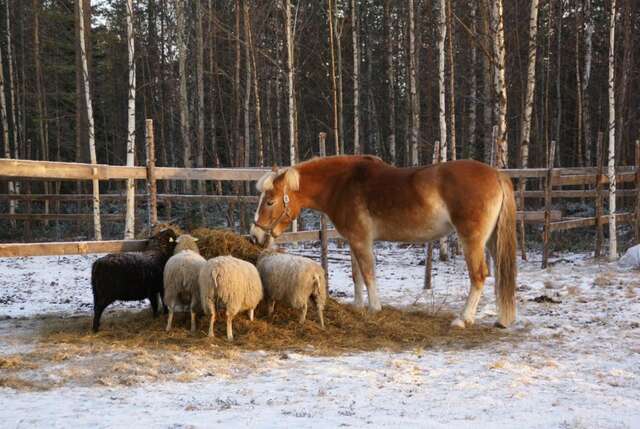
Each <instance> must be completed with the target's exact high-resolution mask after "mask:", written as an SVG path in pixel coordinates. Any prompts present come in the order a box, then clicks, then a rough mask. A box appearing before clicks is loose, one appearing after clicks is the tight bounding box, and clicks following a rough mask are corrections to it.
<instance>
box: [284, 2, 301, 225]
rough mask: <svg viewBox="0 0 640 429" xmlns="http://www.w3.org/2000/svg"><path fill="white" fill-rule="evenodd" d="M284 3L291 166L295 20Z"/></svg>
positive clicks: (293, 156) (292, 161)
mask: <svg viewBox="0 0 640 429" xmlns="http://www.w3.org/2000/svg"><path fill="white" fill-rule="evenodd" d="M283 1H284V15H285V33H286V46H287V82H288V87H289V93H288V99H289V165H295V164H296V162H297V160H298V153H297V150H296V149H297V142H296V136H297V130H296V118H297V113H296V100H295V97H296V94H295V87H294V82H293V76H294V74H295V69H294V64H295V56H294V54H295V51H294V41H293V31H294V29H293V20H292V13H291V9H292V5H291V0H283ZM291 230H292V231H294V232H296V231H297V230H298V221H297V220H294V221H293V222H292V223H291Z"/></svg>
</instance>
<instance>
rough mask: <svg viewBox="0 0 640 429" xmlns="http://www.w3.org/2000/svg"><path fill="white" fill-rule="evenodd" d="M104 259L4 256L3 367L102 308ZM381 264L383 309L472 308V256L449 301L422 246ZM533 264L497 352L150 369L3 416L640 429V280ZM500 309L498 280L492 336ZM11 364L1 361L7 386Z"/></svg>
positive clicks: (337, 268)
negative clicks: (468, 301) (430, 283)
mask: <svg viewBox="0 0 640 429" xmlns="http://www.w3.org/2000/svg"><path fill="white" fill-rule="evenodd" d="M298 251H299V252H314V251H313V250H312V249H306V250H303V249H298ZM96 257H97V256H93V255H92V256H72V257H37V258H17V259H0V363H2V362H5V365H6V366H7V367H8V366H9V364H8V363H6V362H10V361H7V360H4V361H3V360H2V357H3V356H4V357H7V356H16V354H18V355H19V354H20V353H27V352H29V351H30V350H32V349H33V348H34V347H36V346H37V344H36V343H37V336H38V329H39V328H38V326H39V323H42V320H51V318H52V317H54V318H60V319H63V318H72V317H74V316H77V315H82V316H86V315H87V314H88V313H90V312H91V310H92V304H91V302H92V301H91V289H90V285H89V277H90V266H91V262H92V261H93V260H94V259H95V258H96ZM331 257H332V259H331V270H330V288H331V291H332V292H333V293H334V296H336V295H337V296H340V297H341V298H340V299H344V300H345V301H347V302H350V300H351V299H352V296H353V289H352V285H351V280H350V267H349V266H348V260H349V255H348V250H346V249H344V250H339V249H333V250H332V252H331ZM377 259H378V278H379V289H380V295H381V299H382V302H383V304H385V305H394V306H411V307H418V308H423V309H425V310H427V311H438V310H440V309H442V310H443V311H459V310H460V309H461V308H462V304H463V301H464V299H465V297H466V293H467V289H468V280H467V277H466V270H465V267H464V262H463V259H462V257H456V258H455V260H453V261H450V262H447V263H443V262H435V263H434V269H435V277H434V292H433V293H426V294H423V293H422V290H421V289H422V282H423V274H424V265H422V264H423V263H424V257H423V250H422V249H420V248H417V247H415V248H401V247H397V246H395V245H394V246H391V245H385V246H380V247H379V248H378V250H377ZM529 259H530V261H529V262H520V273H519V278H518V302H519V306H518V311H519V317H518V322H517V323H516V324H515V325H514V326H513V327H511V328H509V330H508V332H507V335H506V336H505V338H504V340H501V341H498V342H491V343H490V344H487V345H486V346H483V347H474V348H470V349H464V348H460V347H455V348H444V347H437V348H430V349H416V350H408V351H404V352H385V351H378V352H367V353H352V354H346V355H344V354H343V355H340V356H331V357H327V356H309V355H304V354H299V353H288V354H283V353H274V352H259V351H258V352H245V353H236V354H234V355H233V356H231V357H230V358H228V359H224V360H219V361H218V363H217V364H216V365H214V366H212V367H211V368H209V369H208V370H207V371H204V372H202V373H200V375H199V376H197V377H195V378H191V379H189V380H186V381H180V380H178V379H171V380H170V381H166V380H164V381H157V380H156V381H145V380H146V379H145V377H144V374H142V375H141V376H140V378H139V380H140V382H138V383H133V384H132V385H118V384H117V383H116V384H105V385H96V384H94V385H92V384H87V383H63V384H62V385H58V386H56V387H55V388H50V389H44V390H42V389H29V388H24V389H23V388H16V389H13V388H8V387H0V403H1V404H2V407H1V408H0V422H2V423H1V425H2V428H12V427H34V426H47V427H88V426H90V427H115V426H144V427H157V428H183V427H211V426H218V425H219V426H223V425H224V426H225V427H314V428H318V427H338V426H355V427H365V426H369V427H378V426H387V427H399V426H402V427H429V428H457V427H491V428H501V427H504V428H513V427H519V428H553V427H557V428H576V429H579V428H634V427H636V428H637V427H640V273H638V272H633V271H624V270H621V269H619V268H618V267H617V266H616V265H615V264H608V263H594V262H593V260H592V259H590V257H589V256H588V255H579V254H578V255H570V256H567V255H565V256H564V257H563V258H560V259H559V260H557V261H555V263H554V264H553V265H552V266H551V267H550V268H549V269H548V270H541V269H540V268H539V267H540V257H539V255H535V254H534V255H530V258H529ZM540 297H548V298H550V299H546V298H542V299H541V298H540ZM536 298H538V299H537V300H536ZM550 301H552V302H550ZM147 306H148V304H147V303H127V304H116V305H114V306H112V307H110V309H111V311H113V310H114V309H118V308H119V309H131V310H129V311H139V310H134V309H138V308H146V307H147ZM108 312H109V310H107V313H108ZM495 312H496V308H495V301H494V293H493V279H492V278H489V279H488V281H487V287H486V289H485V293H484V297H483V300H482V301H481V303H480V306H479V312H478V313H479V314H478V320H477V323H478V324H481V325H486V326H491V325H492V324H493V322H494V321H495ZM87 329H88V326H87ZM179 329H184V325H180V326H179ZM184 356H186V357H187V358H189V353H188V350H185V351H184V355H183V357H184ZM118 358H119V355H118V354H117V353H115V352H114V354H113V356H112V359H118ZM192 359H198V356H193V357H192ZM8 370H9V368H4V367H3V365H0V381H2V377H3V373H4V372H5V371H8ZM66 370H68V368H65V366H64V363H62V364H60V365H58V366H54V367H50V368H48V369H47V373H46V374H44V375H43V374H40V377H49V378H50V379H52V380H55V379H56V377H57V376H59V375H60V374H62V373H63V372H64V371H66ZM0 385H2V384H0Z"/></svg>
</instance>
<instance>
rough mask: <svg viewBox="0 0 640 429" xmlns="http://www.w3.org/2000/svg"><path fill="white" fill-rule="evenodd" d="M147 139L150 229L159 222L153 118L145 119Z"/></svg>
mask: <svg viewBox="0 0 640 429" xmlns="http://www.w3.org/2000/svg"><path fill="white" fill-rule="evenodd" d="M145 125H146V127H145V129H146V140H147V193H148V195H149V198H148V199H147V211H148V214H149V230H151V228H152V227H153V226H154V225H156V224H157V223H158V188H157V184H156V171H155V169H156V152H155V143H154V139H153V119H147V120H146V121H145Z"/></svg>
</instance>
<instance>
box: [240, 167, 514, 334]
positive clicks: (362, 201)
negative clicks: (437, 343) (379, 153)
mask: <svg viewBox="0 0 640 429" xmlns="http://www.w3.org/2000/svg"><path fill="white" fill-rule="evenodd" d="M256 188H257V190H258V191H259V192H260V199H259V202H258V208H257V210H256V213H255V217H254V222H253V223H252V225H251V230H250V237H251V240H252V241H253V242H254V243H256V244H259V245H262V246H264V247H269V246H270V245H271V244H272V243H273V240H274V239H275V238H277V237H278V236H279V235H280V234H282V232H283V231H285V230H286V229H287V227H288V226H289V224H290V223H291V222H293V220H295V219H296V218H297V217H298V215H299V214H300V210H301V209H303V208H309V209H314V210H317V211H320V212H323V213H325V214H326V215H327V216H328V217H329V218H330V220H331V222H332V223H333V225H334V226H335V228H336V230H337V231H338V232H339V233H340V235H341V236H342V237H343V238H344V239H346V240H347V241H348V242H349V246H350V248H351V268H352V278H353V282H354V305H355V306H356V307H364V301H363V296H362V291H363V283H364V284H365V285H366V287H367V295H368V309H369V310H370V311H373V312H375V311H379V310H380V309H381V308H382V307H381V304H380V299H379V298H378V290H377V287H376V278H375V258H374V254H373V243H374V241H378V240H380V241H396V242H427V241H431V240H437V239H439V238H441V237H443V236H445V235H447V234H449V233H451V232H453V231H454V230H455V232H457V234H458V237H459V240H460V243H461V245H462V249H463V252H464V257H465V261H466V265H467V269H468V271H469V278H470V280H471V287H470V290H469V294H468V296H467V300H466V303H465V305H464V308H463V310H462V312H461V314H460V315H459V317H457V318H455V320H453V322H452V326H454V327H457V328H465V327H466V326H469V325H472V324H473V323H474V321H475V315H476V310H477V306H478V302H479V301H480V297H481V296H482V290H483V288H484V283H485V279H486V277H487V276H488V274H489V272H488V267H487V262H486V260H485V252H484V249H485V247H486V246H488V248H489V251H490V253H491V255H492V257H493V260H494V266H495V270H494V273H495V285H496V286H495V292H496V301H497V304H498V320H497V322H496V326H499V327H508V326H509V325H510V324H511V323H512V322H513V321H514V320H515V317H516V299H515V290H516V275H517V264H516V203H515V198H514V192H513V185H512V183H511V180H510V179H509V177H507V176H506V175H504V174H503V173H501V172H499V171H498V170H496V169H495V168H493V167H491V166H489V165H486V164H483V163H481V162H478V161H473V160H458V161H450V162H445V163H440V164H435V165H430V166H421V167H411V168H398V167H394V166H392V165H389V164H387V163H385V162H384V161H382V160H381V159H380V158H377V157H374V156H368V155H364V156H356V155H346V156H330V157H325V158H314V159H311V160H308V161H305V162H302V163H299V164H296V165H295V166H292V167H288V168H284V169H281V170H277V169H276V168H275V167H274V169H273V170H272V171H271V172H267V173H266V174H265V175H264V176H262V177H261V178H260V179H259V180H258V182H257V183H256Z"/></svg>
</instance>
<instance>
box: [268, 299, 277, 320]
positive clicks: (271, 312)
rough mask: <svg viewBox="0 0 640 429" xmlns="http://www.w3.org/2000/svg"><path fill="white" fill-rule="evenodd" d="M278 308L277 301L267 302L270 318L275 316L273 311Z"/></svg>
mask: <svg viewBox="0 0 640 429" xmlns="http://www.w3.org/2000/svg"><path fill="white" fill-rule="evenodd" d="M275 308H276V300H275V299H270V300H269V302H267V312H268V313H267V315H268V316H269V317H271V316H273V310H274V309H275Z"/></svg>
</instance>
